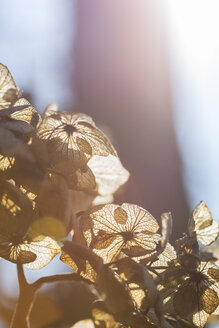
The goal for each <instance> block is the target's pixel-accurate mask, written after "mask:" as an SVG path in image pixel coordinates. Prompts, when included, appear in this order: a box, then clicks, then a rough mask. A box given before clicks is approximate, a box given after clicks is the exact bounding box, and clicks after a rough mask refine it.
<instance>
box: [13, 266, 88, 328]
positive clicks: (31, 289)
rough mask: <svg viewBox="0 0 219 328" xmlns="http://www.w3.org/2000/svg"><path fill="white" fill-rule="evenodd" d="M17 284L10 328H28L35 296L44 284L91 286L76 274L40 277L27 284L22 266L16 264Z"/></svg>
mask: <svg viewBox="0 0 219 328" xmlns="http://www.w3.org/2000/svg"><path fill="white" fill-rule="evenodd" d="M17 273H18V282H19V290H20V292H19V298H18V302H17V305H16V308H15V312H14V315H13V317H12V321H11V325H10V328H29V327H30V324H29V317H30V312H31V310H32V307H33V303H34V299H35V294H36V291H37V290H38V289H40V287H42V285H44V284H48V283H53V282H62V281H68V280H69V281H84V282H86V283H89V284H91V281H90V280H88V279H85V278H83V277H81V276H80V275H79V274H78V273H77V272H73V273H70V274H69V273H65V274H57V275H52V276H47V277H42V278H39V279H38V280H36V281H35V282H33V283H32V284H29V283H28V282H27V280H26V277H25V274H24V270H23V266H22V265H21V264H17Z"/></svg>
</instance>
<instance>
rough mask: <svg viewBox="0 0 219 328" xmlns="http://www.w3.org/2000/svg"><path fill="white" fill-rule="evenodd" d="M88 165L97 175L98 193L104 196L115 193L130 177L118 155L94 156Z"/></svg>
mask: <svg viewBox="0 0 219 328" xmlns="http://www.w3.org/2000/svg"><path fill="white" fill-rule="evenodd" d="M87 165H88V167H89V168H90V169H91V171H92V172H93V174H94V176H95V179H96V183H97V186H98V188H97V190H98V193H99V194H100V195H103V196H104V195H110V194H113V193H114V192H115V191H116V190H117V189H118V188H119V187H120V186H121V185H123V184H124V183H126V182H127V180H128V178H129V172H128V171H127V170H126V169H125V168H124V167H123V166H122V164H121V162H120V160H119V158H118V157H117V156H113V155H108V156H107V157H103V156H102V157H101V156H93V157H92V158H91V159H90V160H89V162H88V164H87Z"/></svg>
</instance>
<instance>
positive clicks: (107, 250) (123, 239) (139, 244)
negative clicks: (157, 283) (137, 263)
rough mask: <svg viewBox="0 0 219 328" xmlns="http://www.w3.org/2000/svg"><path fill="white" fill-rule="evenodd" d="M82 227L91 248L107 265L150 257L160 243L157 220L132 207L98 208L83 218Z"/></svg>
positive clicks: (144, 211) (145, 212)
mask: <svg viewBox="0 0 219 328" xmlns="http://www.w3.org/2000/svg"><path fill="white" fill-rule="evenodd" d="M80 226H81V233H82V234H83V237H84V239H85V240H86V243H87V245H88V246H89V247H91V248H92V249H93V251H94V252H95V253H96V254H98V255H99V256H101V257H102V258H103V260H104V262H105V263H109V262H111V261H115V260H116V259H118V258H119V257H124V256H131V257H136V258H141V257H147V256H150V255H151V254H152V253H154V252H156V248H157V244H158V242H159V240H160V235H159V234H157V231H158V229H159V226H158V223H157V221H156V220H155V218H154V217H153V216H152V215H151V214H150V213H149V212H148V211H146V210H144V209H143V208H141V207H139V206H137V205H132V204H123V205H121V206H119V205H115V204H107V205H105V206H97V207H94V208H92V209H91V210H90V211H88V212H86V213H84V214H83V215H82V216H81V218H80Z"/></svg>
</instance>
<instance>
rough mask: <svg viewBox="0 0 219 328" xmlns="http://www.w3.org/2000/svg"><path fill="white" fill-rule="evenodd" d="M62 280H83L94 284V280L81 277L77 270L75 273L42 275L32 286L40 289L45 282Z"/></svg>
mask: <svg viewBox="0 0 219 328" xmlns="http://www.w3.org/2000/svg"><path fill="white" fill-rule="evenodd" d="M62 281H82V282H86V283H88V284H92V282H91V281H90V280H88V279H86V278H83V277H81V276H80V275H79V274H78V273H77V272H73V273H63V274H56V275H52V276H47V277H42V278H39V279H38V280H36V281H35V282H34V283H32V284H31V286H32V287H33V288H34V289H35V290H38V289H39V288H41V287H42V285H44V284H50V283H53V282H62Z"/></svg>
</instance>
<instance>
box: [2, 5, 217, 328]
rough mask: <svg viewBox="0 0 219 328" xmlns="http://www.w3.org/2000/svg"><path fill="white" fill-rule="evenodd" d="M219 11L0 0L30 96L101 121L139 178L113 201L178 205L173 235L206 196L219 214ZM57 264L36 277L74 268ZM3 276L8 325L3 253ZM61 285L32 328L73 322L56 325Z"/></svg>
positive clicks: (9, 296)
mask: <svg viewBox="0 0 219 328" xmlns="http://www.w3.org/2000/svg"><path fill="white" fill-rule="evenodd" d="M218 11H219V2H218V1H217V0H211V1H210V2H209V1H208V2H207V0H190V1H184V0H179V1H177V2H176V1H174V0H166V1H165V2H162V1H159V0H153V1H151V0H138V1H132V0H119V1H118V0H111V1H103V0H92V1H90V0H80V1H79V0H78V1H77V0H62V1H61V0H32V1H28V0H20V1H19V3H18V2H17V1H16V0H7V1H3V2H2V3H1V10H0V62H2V63H3V64H5V65H6V66H8V68H9V69H10V71H11V73H12V75H13V77H14V79H15V82H16V83H17V85H18V86H19V88H20V89H21V91H22V92H23V94H24V95H25V96H26V97H27V98H28V99H29V100H30V101H31V102H32V103H33V105H34V106H35V107H36V108H37V109H38V110H39V111H40V112H41V113H42V112H43V110H44V109H45V107H46V106H47V105H48V104H49V103H50V102H53V101H56V102H58V104H59V106H60V109H62V110H70V111H80V112H84V113H87V114H88V115H90V116H92V117H93V119H94V121H95V122H96V123H97V125H98V126H100V127H102V129H104V130H105V131H106V133H108V134H109V135H110V137H111V139H112V141H113V143H114V145H115V147H116V149H117V150H118V153H119V156H120V159H121V161H122V163H123V165H124V166H125V167H126V168H127V169H128V170H129V171H130V173H131V178H130V180H129V182H128V183H127V185H126V187H125V188H124V190H123V191H122V193H119V194H118V195H117V198H116V200H117V201H118V202H123V201H126V202H131V203H136V204H138V205H140V206H142V207H144V208H146V209H147V210H148V211H149V212H150V213H151V214H152V215H154V216H155V217H156V218H159V217H160V214H161V213H162V212H164V211H171V212H172V215H173V220H174V231H173V236H174V238H176V237H179V235H181V234H182V232H184V231H185V229H186V224H187V220H188V217H189V213H190V212H191V210H192V208H194V207H195V206H196V205H197V204H198V202H199V201H200V200H204V201H205V202H206V203H207V205H208V206H209V207H210V209H211V211H212V213H213V215H214V217H215V219H216V220H218V218H219V202H218V194H219V175H218V169H219V148H218V142H219V128H218V123H219V111H218V103H219V92H218V86H219V39H218V28H219V21H218ZM56 262H58V260H57V261H55V260H54V261H53V263H51V264H50V265H49V266H48V267H46V268H45V269H42V270H39V271H37V272H30V270H29V271H27V276H28V279H29V280H34V279H36V278H37V277H38V276H42V275H44V274H46V275H47V274H52V273H53V272H54V270H55V271H56V272H57V273H58V272H63V271H64V270H67V268H66V266H64V264H63V265H58V264H57V263H56ZM8 272H10V275H8ZM0 281H1V285H0V295H1V301H0V314H1V315H0V316H1V318H2V319H1V320H2V322H1V323H0V326H1V327H8V323H7V322H8V320H9V318H10V316H11V311H12V308H13V306H14V304H15V300H16V297H17V293H18V292H17V279H16V269H15V265H13V264H11V263H6V261H4V260H1V262H0ZM62 287H63V288H61V287H60V285H59V286H51V287H50V288H49V289H48V288H47V289H46V290H42V291H41V293H40V295H38V298H39V299H40V301H38V303H37V304H38V305H37V306H36V307H35V309H34V311H33V315H32V325H33V327H68V323H66V325H61V324H60V323H59V321H60V320H61V318H62V317H63V316H64V314H65V316H66V317H67V314H66V313H65V311H67V308H68V306H67V304H69V302H70V301H69V297H70V296H69V295H70V292H69V289H68V288H66V286H65V285H64V286H62ZM75 288H77V287H75ZM61 291H62V292H61ZM63 291H64V292H65V293H63ZM82 294H83V293H82ZM57 295H58V296H57ZM81 297H82V296H81ZM82 298H83V297H82ZM79 303H80V302H79ZM42 304H43V305H42ZM40 308H41V309H40ZM37 311H44V312H45V314H42V316H41V317H40V318H39V316H37V315H36V312H37ZM71 311H72V310H71ZM71 311H70V312H71ZM88 311H89V309H88ZM44 312H43V313H44ZM74 312H75V313H79V312H80V309H79V305H78V306H76V308H75V310H74ZM34 313H35V314H34ZM74 315H75V314H74ZM78 315H79V314H78ZM40 320H41V321H40ZM66 320H67V319H66ZM69 320H70V321H71V318H70V319H69ZM55 322H56V324H55Z"/></svg>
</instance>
